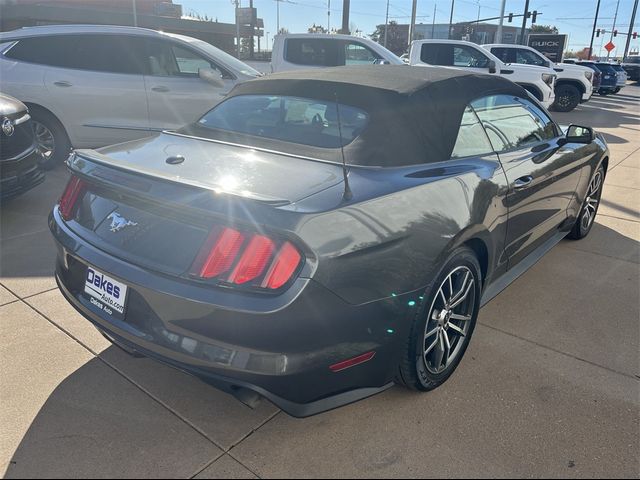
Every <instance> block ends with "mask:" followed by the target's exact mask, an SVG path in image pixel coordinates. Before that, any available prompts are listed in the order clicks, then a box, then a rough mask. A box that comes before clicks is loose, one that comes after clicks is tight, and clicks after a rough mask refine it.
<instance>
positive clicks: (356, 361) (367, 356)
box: [329, 352, 376, 373]
mask: <svg viewBox="0 0 640 480" xmlns="http://www.w3.org/2000/svg"><path fill="white" fill-rule="evenodd" d="M375 355H376V352H367V353H363V354H362V355H358V356H357V357H353V358H350V359H349V360H344V361H342V362H340V363H336V364H335V365H331V366H330V367H329V369H330V370H331V371H332V372H333V373H336V372H340V371H342V370H346V369H347V368H351V367H355V366H356V365H360V364H361V363H364V362H368V361H369V360H371V359H372V358H373V357H375Z"/></svg>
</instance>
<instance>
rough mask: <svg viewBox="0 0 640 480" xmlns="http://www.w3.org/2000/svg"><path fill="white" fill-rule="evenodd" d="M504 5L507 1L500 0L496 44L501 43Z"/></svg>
mask: <svg viewBox="0 0 640 480" xmlns="http://www.w3.org/2000/svg"><path fill="white" fill-rule="evenodd" d="M598 1H600V0H598ZM506 3H507V0H502V4H501V5H500V22H499V23H498V31H497V32H496V39H495V42H496V43H502V24H503V23H504V9H505V5H506Z"/></svg>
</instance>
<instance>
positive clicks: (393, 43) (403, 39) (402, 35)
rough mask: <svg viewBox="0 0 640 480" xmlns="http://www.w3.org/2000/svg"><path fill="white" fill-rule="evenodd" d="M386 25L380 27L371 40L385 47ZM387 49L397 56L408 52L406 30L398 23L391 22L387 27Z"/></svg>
mask: <svg viewBox="0 0 640 480" xmlns="http://www.w3.org/2000/svg"><path fill="white" fill-rule="evenodd" d="M384 31H385V28H384V25H378V26H377V27H376V31H375V32H373V33H372V34H371V39H372V40H373V41H374V42H378V43H379V44H380V45H384ZM387 35H388V38H387V48H388V49H389V50H391V51H392V52H393V53H395V54H396V55H402V54H403V53H404V52H406V51H407V39H408V37H407V35H408V31H407V30H406V28H402V27H401V26H400V25H398V22H396V21H393V20H392V21H390V22H389V25H388V27H387Z"/></svg>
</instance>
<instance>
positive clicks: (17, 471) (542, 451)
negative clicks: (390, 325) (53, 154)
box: [0, 85, 640, 478]
mask: <svg viewBox="0 0 640 480" xmlns="http://www.w3.org/2000/svg"><path fill="white" fill-rule="evenodd" d="M556 116H557V118H558V120H559V121H560V123H563V124H569V123H577V124H585V125H593V126H594V127H596V129H598V130H599V131H601V132H604V133H605V134H606V137H607V139H608V141H609V145H610V148H611V154H612V158H611V162H610V167H609V173H608V175H607V179H606V183H605V189H604V194H603V200H602V206H601V208H600V211H599V215H598V218H597V224H596V225H595V226H594V228H593V231H592V232H591V235H590V236H589V238H587V239H586V240H584V241H582V242H571V241H568V240H565V241H563V242H561V243H560V245H558V246H557V247H555V248H554V249H553V250H552V251H551V252H550V253H549V254H548V255H547V256H546V257H545V258H543V259H542V260H541V261H540V262H539V263H538V264H537V265H535V266H534V267H533V268H532V269H531V270H530V271H529V272H527V273H526V274H525V275H524V276H522V277H521V278H520V279H519V280H517V281H516V282H515V283H514V284H513V285H512V286H511V287H510V288H509V289H508V290H506V291H505V292H503V293H502V294H501V295H499V296H498V297H497V298H496V299H494V300H493V301H492V302H491V303H490V304H489V305H487V306H486V307H485V308H484V309H483V310H482V312H481V314H480V319H479V322H480V324H479V325H478V327H477V329H476V333H475V335H474V338H473V341H472V342H471V345H470V347H469V350H468V352H467V355H466V356H465V359H464V360H463V362H462V364H461V366H460V368H459V369H458V370H457V372H456V374H455V375H454V376H453V377H452V379H451V380H450V381H449V382H448V383H446V384H445V385H444V386H443V387H442V388H440V389H438V390H437V391H435V392H432V393H430V394H426V395H424V394H423V395H420V394H415V393H411V392H407V391H405V390H403V389H400V388H393V389H391V390H388V391H386V392H385V393H383V394H381V395H378V396H376V397H374V398H370V399H367V400H365V401H362V402H359V403H357V404H354V405H351V406H348V407H345V408H342V409H339V410H336V411H333V412H329V413H325V414H322V415H318V416H316V417H312V418H309V419H305V420H297V419H294V418H291V417H289V416H288V415H286V414H284V413H282V412H279V411H278V410H277V409H276V408H275V407H274V406H272V405H271V404H270V403H269V402H267V401H262V402H261V403H260V404H259V405H258V407H257V408H256V409H254V410H252V409H250V408H248V407H246V406H244V405H242V404H240V403H238V402H237V401H236V400H235V399H234V398H232V397H230V396H227V395H226V394H223V393H221V392H219V391H217V390H215V389H213V388H211V387H209V386H207V385H205V384H203V383H201V382H199V381H197V380H195V379H194V378H192V377H190V376H187V375H185V374H183V373H180V372H177V371H175V370H172V369H170V368H168V367H164V366H161V365H158V364H156V363H154V362H152V361H149V360H146V359H134V358H131V357H129V356H127V355H126V354H124V353H122V352H121V351H120V350H118V349H117V348H115V347H113V346H110V344H109V343H108V342H107V341H106V340H104V339H103V337H102V336H100V335H99V334H98V333H97V331H95V330H94V329H93V328H92V327H90V325H89V324H88V322H86V321H85V320H83V319H82V318H81V317H80V316H79V315H78V314H77V313H76V312H75V310H73V309H72V308H71V307H70V306H69V305H68V304H67V303H66V301H65V300H63V298H62V297H61V295H60V294H59V293H58V291H57V290H56V288H55V282H54V280H53V277H52V268H53V262H54V255H55V252H54V248H53V242H52V239H51V238H50V234H49V232H48V229H47V214H48V212H49V210H50V208H51V206H52V205H53V203H55V200H56V199H57V197H58V196H59V195H60V193H61V191H62V189H63V186H64V183H65V180H66V172H65V170H64V168H62V167H61V168H58V169H57V170H55V171H52V172H49V174H48V178H47V181H46V182H45V183H44V184H42V185H40V186H39V187H37V188H36V189H35V190H33V191H31V192H29V193H27V194H25V195H23V196H21V197H18V198H17V199H14V200H12V201H8V202H5V203H3V204H2V207H1V210H0V215H1V218H0V222H1V223H0V226H1V242H2V248H1V264H0V284H1V286H0V305H2V306H0V336H1V338H2V339H3V340H2V342H1V343H0V405H1V406H0V425H1V427H0V474H3V475H5V476H6V477H8V478H15V477H42V476H45V477H69V476H70V477H87V476H88V477H122V478H127V477H132V476H141V477H196V478H254V477H312V476H313V477H318V476H320V477H337V476H340V477H388V476H397V477H442V476H447V477H465V476H481V477H512V476H516V477H547V476H548V477H604V478H607V477H639V476H640V415H639V410H640V387H639V385H640V384H639V379H640V358H639V357H640V311H639V309H640V268H639V263H640V244H639V243H638V242H639V241H640V87H639V86H637V85H630V86H628V87H627V88H625V89H624V90H623V91H622V92H621V93H620V94H619V95H616V96H613V97H599V96H597V95H596V96H595V97H594V99H593V100H592V101H590V102H589V103H587V104H585V105H582V106H580V107H578V109H577V110H575V111H574V112H571V113H568V114H556Z"/></svg>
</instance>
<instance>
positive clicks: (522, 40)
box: [520, 0, 529, 45]
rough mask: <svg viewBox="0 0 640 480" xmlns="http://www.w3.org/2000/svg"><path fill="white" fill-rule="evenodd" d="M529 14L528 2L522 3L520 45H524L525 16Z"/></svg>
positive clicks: (527, 0)
mask: <svg viewBox="0 0 640 480" xmlns="http://www.w3.org/2000/svg"><path fill="white" fill-rule="evenodd" d="M528 14H529V0H526V1H525V2H524V16H523V17H522V32H521V34H520V45H524V35H525V32H524V31H525V30H526V28H527V15H528Z"/></svg>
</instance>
